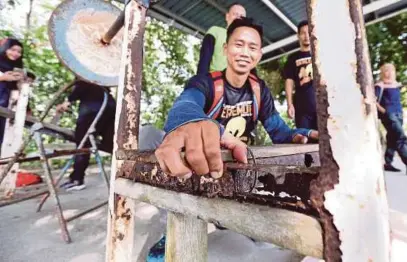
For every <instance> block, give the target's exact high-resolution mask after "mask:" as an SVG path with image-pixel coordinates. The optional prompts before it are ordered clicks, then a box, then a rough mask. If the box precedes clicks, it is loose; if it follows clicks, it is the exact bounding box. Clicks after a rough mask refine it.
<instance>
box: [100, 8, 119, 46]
mask: <svg viewBox="0 0 407 262" xmlns="http://www.w3.org/2000/svg"><path fill="white" fill-rule="evenodd" d="M123 25H124V11H122V12H121V13H120V15H119V16H118V17H117V19H116V20H115V21H114V23H113V24H112V26H111V27H110V28H109V30H107V32H106V33H105V34H104V35H103V37H102V39H101V41H102V43H103V44H105V45H108V44H110V42H111V41H112V39H113V38H114V37H115V35H116V34H117V33H118V32H119V31H120V29H122V27H123Z"/></svg>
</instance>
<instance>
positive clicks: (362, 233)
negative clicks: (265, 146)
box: [308, 0, 390, 262]
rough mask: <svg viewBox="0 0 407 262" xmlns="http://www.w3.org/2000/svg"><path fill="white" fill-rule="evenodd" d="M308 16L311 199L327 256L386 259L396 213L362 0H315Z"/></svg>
mask: <svg viewBox="0 0 407 262" xmlns="http://www.w3.org/2000/svg"><path fill="white" fill-rule="evenodd" d="M308 17H309V22H310V25H309V26H310V34H311V47H312V53H313V69H314V84H315V85H316V87H317V88H316V90H317V91H316V92H317V111H318V126H319V132H320V140H319V144H320V160H321V170H320V175H319V177H318V178H317V180H316V181H315V182H314V184H313V186H312V187H311V192H312V193H311V200H312V204H313V206H314V207H315V208H317V210H318V211H319V214H320V216H321V222H322V226H323V229H324V230H323V231H324V259H325V261H327V262H329V261H335V262H336V261H383V262H386V261H389V259H390V258H389V256H390V255H389V254H390V229H389V220H388V219H389V215H388V205H387V197H386V191H385V187H384V179H383V168H382V157H381V156H382V152H381V147H380V143H379V135H378V132H377V113H376V105H375V97H374V92H373V80H372V72H371V67H370V61H369V52H368V45H367V41H366V32H365V26H364V20H363V13H362V4H361V1H359V0H337V1H327V0H308ZM332 18H334V21H335V24H333V23H332V21H333V20H332ZM345 103H346V104H345Z"/></svg>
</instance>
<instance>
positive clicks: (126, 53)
mask: <svg viewBox="0 0 407 262" xmlns="http://www.w3.org/2000/svg"><path fill="white" fill-rule="evenodd" d="M149 3H150V1H148V0H137V1H136V0H131V1H130V2H129V3H128V4H127V5H126V7H125V28H124V41H123V52H122V68H121V73H120V78H119V81H120V82H119V88H118V98H117V109H116V123H115V130H116V132H115V145H114V150H115V151H116V150H117V149H129V150H137V148H138V132H139V118H140V98H141V79H142V63H143V53H142V52H143V36H144V29H145V18H146V12H147V9H148V6H149ZM122 162H123V161H121V160H117V161H116V160H115V159H113V162H112V175H111V178H110V189H111V190H110V195H109V214H108V229H107V230H108V233H107V247H106V261H116V262H119V261H120V262H125V261H132V255H133V237H134V208H135V201H134V200H132V199H130V198H126V197H123V196H120V195H118V194H115V193H114V192H115V191H114V184H115V179H116V170H117V169H118V168H120V166H121V165H122Z"/></svg>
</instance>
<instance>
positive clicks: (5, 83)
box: [0, 38, 23, 146]
mask: <svg viewBox="0 0 407 262" xmlns="http://www.w3.org/2000/svg"><path fill="white" fill-rule="evenodd" d="M15 68H23V44H22V43H21V42H20V41H18V40H16V39H12V38H7V39H4V40H2V41H1V42H0V106H1V107H6V108H7V107H8V104H9V99H10V93H11V90H12V89H17V81H19V80H21V79H22V78H23V74H22V73H20V72H16V71H14V69H15ZM5 126H6V119H5V118H4V117H0V146H1V143H3V137H4V128H5Z"/></svg>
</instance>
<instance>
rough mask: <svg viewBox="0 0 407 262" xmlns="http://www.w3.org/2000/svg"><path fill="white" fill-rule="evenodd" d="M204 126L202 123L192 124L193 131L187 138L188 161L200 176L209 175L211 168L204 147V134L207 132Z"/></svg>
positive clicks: (186, 153)
mask: <svg viewBox="0 0 407 262" xmlns="http://www.w3.org/2000/svg"><path fill="white" fill-rule="evenodd" d="M202 126H203V123H202V122H198V123H193V124H191V131H190V132H189V134H188V135H187V136H186V138H185V157H186V160H187V162H188V164H189V166H190V167H191V168H192V169H193V170H194V171H195V172H196V173H197V174H198V175H206V174H208V173H209V166H208V162H207V161H206V157H205V154H204V148H203V145H202V135H203V134H202V132H206V130H202V129H203V128H202Z"/></svg>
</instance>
